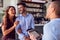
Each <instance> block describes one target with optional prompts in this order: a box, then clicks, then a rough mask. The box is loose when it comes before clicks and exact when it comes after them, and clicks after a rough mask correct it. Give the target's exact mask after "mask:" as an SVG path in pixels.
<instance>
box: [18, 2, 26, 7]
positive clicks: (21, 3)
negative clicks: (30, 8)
mask: <svg viewBox="0 0 60 40" xmlns="http://www.w3.org/2000/svg"><path fill="white" fill-rule="evenodd" d="M19 5H23V6H24V7H26V4H25V3H24V2H20V3H18V4H17V6H19Z"/></svg>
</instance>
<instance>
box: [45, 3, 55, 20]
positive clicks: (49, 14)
mask: <svg viewBox="0 0 60 40" xmlns="http://www.w3.org/2000/svg"><path fill="white" fill-rule="evenodd" d="M53 11H54V8H53V7H52V4H50V5H49V7H48V8H47V14H46V18H48V19H50V17H52V15H53Z"/></svg>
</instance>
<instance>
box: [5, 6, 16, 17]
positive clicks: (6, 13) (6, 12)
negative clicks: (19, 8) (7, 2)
mask: <svg viewBox="0 0 60 40" xmlns="http://www.w3.org/2000/svg"><path fill="white" fill-rule="evenodd" d="M11 7H12V8H14V10H15V14H16V9H15V7H14V6H8V7H7V9H6V10H5V15H6V16H7V17H8V16H9V14H8V11H9V9H10V8H11Z"/></svg>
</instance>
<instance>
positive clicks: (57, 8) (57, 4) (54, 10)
mask: <svg viewBox="0 0 60 40" xmlns="http://www.w3.org/2000/svg"><path fill="white" fill-rule="evenodd" d="M46 18H48V19H53V18H60V1H53V2H51V3H50V5H49V7H48V8H47V14H46Z"/></svg>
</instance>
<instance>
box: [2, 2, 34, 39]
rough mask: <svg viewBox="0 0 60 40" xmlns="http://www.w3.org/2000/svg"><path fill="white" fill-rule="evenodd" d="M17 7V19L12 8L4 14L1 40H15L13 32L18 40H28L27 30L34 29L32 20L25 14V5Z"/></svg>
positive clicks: (20, 4) (29, 15) (31, 17)
mask: <svg viewBox="0 0 60 40" xmlns="http://www.w3.org/2000/svg"><path fill="white" fill-rule="evenodd" d="M17 6H18V10H19V13H20V14H19V16H18V17H16V16H15V14H16V9H15V7H13V6H9V7H8V8H7V10H6V12H5V15H4V17H3V20H2V33H3V37H2V40H15V31H16V33H17V34H18V36H19V39H20V40H22V39H23V40H24V39H25V40H30V37H29V35H28V33H27V30H28V29H31V28H32V29H34V18H33V16H32V15H31V14H28V13H27V12H26V4H24V3H18V4H17ZM22 36H23V37H24V38H22ZM21 38H22V39H21Z"/></svg>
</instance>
